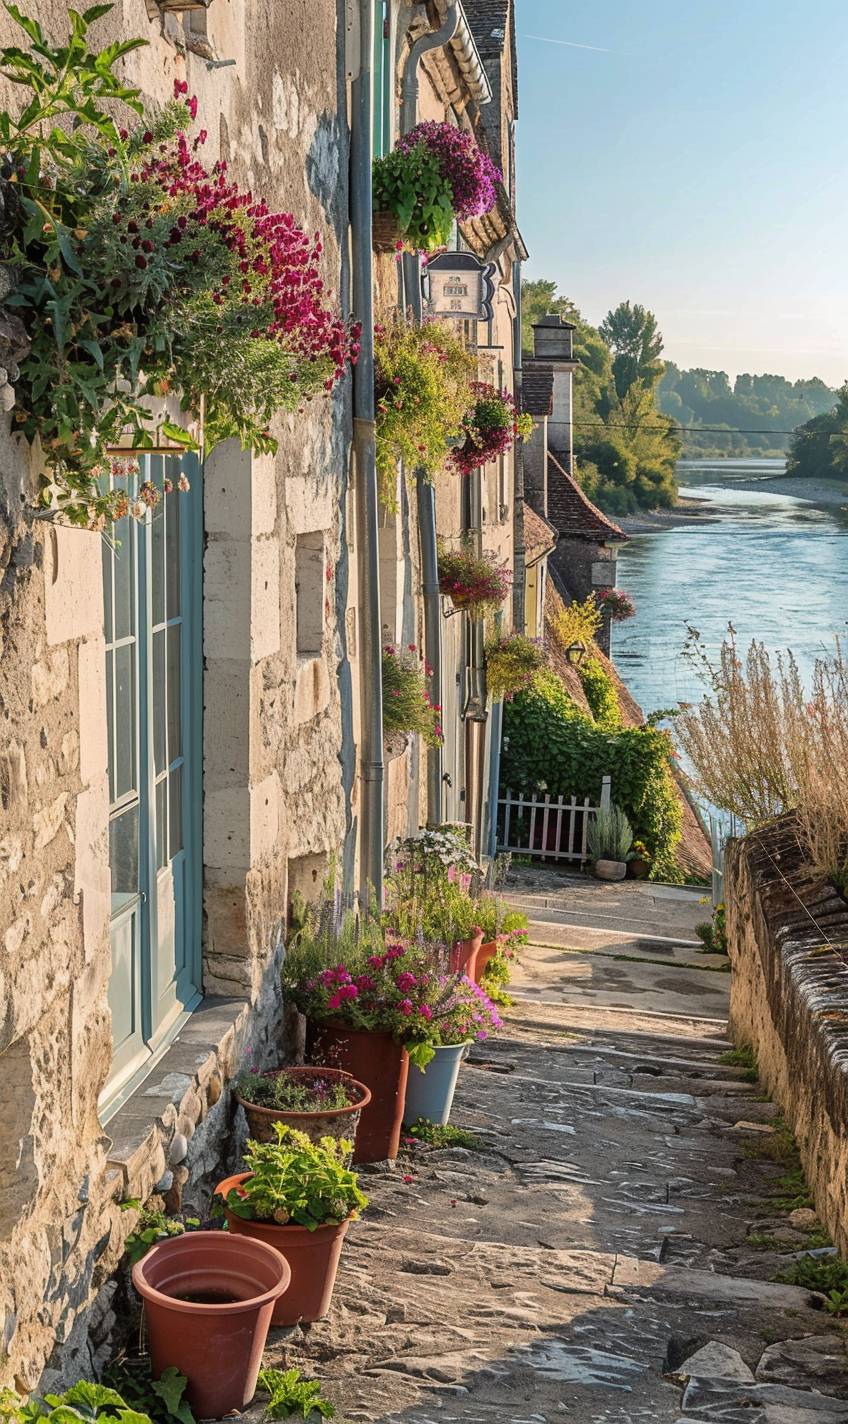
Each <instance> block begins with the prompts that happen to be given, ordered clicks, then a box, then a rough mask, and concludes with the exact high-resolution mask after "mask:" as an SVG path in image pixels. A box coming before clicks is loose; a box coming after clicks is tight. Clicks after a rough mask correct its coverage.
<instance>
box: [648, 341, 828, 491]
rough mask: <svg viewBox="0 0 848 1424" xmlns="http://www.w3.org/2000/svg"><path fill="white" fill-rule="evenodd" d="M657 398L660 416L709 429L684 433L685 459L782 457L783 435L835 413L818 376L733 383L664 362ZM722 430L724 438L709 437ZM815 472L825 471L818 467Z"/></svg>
mask: <svg viewBox="0 0 848 1424" xmlns="http://www.w3.org/2000/svg"><path fill="white" fill-rule="evenodd" d="M657 399H658V401H659V404H660V409H661V410H662V411H663V412H664V414H665V415H669V416H671V417H672V419H673V420H675V421H678V422H679V423H680V424H681V425H685V426H698V425H708V426H710V427H712V429H711V430H709V431H705V432H704V434H703V435H700V434H698V433H697V431H690V430H687V432H686V434H685V435H684V437H683V446H684V454H686V455H701V456H704V455H706V456H709V455H719V456H725V455H737V456H739V455H742V456H745V455H784V454H785V453H786V449H787V444H788V441H789V437H788V436H787V435H785V434H782V433H781V432H783V431H787V430H792V429H793V428H795V427H797V426H799V425H802V423H803V422H809V423H810V425H811V426H813V427H815V424H816V422H815V417H817V416H826V415H827V413H828V412H829V411H831V410H832V409H833V406H834V404H835V402H836V392H835V391H833V390H831V388H830V387H829V386H827V385H825V383H824V381H821V380H819V379H818V377H813V378H812V379H810V380H800V381H788V380H787V379H786V377H785V376H774V375H763V376H751V375H739V376H737V377H736V380H735V381H734V382H733V384H732V385H731V383H730V380H729V379H728V376H727V373H726V372H725V371H708V370H705V369H703V368H701V367H695V368H693V369H692V370H689V371H682V370H681V369H680V368H679V367H678V366H675V365H674V363H673V362H672V361H667V362H666V365H665V370H664V372H663V376H662V380H661V381H660V384H659V388H658V391H657ZM721 428H724V429H726V430H727V432H728V433H727V435H726V436H725V435H719V434H715V433H713V432H714V430H716V429H721ZM758 431H763V432H765V433H764V434H758V433H755V432H758ZM771 432H773V433H771ZM823 453H824V454H825V456H826V455H827V447H824V450H823ZM825 463H826V461H825ZM816 473H817V474H819V475H821V474H824V473H825V470H824V468H823V467H821V466H819V467H818V468H817V470H816Z"/></svg>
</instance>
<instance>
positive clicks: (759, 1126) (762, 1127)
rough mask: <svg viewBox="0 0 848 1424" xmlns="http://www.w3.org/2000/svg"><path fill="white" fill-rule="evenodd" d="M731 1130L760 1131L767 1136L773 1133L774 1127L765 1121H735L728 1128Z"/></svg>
mask: <svg viewBox="0 0 848 1424" xmlns="http://www.w3.org/2000/svg"><path fill="white" fill-rule="evenodd" d="M730 1131H731V1132H760V1133H763V1134H765V1136H766V1137H769V1136H771V1135H772V1134H773V1132H774V1128H773V1127H771V1126H770V1125H769V1124H768V1123H767V1122H735V1123H734V1124H733V1126H732V1127H731V1129H730Z"/></svg>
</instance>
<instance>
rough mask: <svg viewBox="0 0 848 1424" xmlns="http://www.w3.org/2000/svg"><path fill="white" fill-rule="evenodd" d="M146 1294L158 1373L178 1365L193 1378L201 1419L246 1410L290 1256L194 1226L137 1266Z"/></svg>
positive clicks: (191, 1389)
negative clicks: (287, 1258)
mask: <svg viewBox="0 0 848 1424" xmlns="http://www.w3.org/2000/svg"><path fill="white" fill-rule="evenodd" d="M132 1279H133V1285H134V1286H135V1288H136V1290H137V1291H138V1293H139V1295H140V1296H141V1298H142V1300H143V1301H144V1314H145V1319H146V1321H147V1334H148V1340H149V1343H150V1358H151V1363H152V1365H153V1375H154V1378H156V1379H158V1378H159V1376H160V1375H161V1374H162V1371H163V1370H167V1369H168V1368H169V1367H170V1366H171V1365H173V1366H174V1367H175V1368H176V1369H178V1370H179V1371H180V1373H181V1374H184V1375H185V1376H186V1378H187V1380H188V1385H187V1387H186V1395H187V1397H188V1402H189V1404H190V1405H191V1407H192V1410H193V1412H194V1414H195V1415H196V1417H197V1418H198V1419H219V1418H220V1417H221V1416H222V1415H224V1414H229V1413H230V1412H231V1411H232V1410H242V1409H244V1408H245V1406H246V1405H247V1404H249V1403H250V1401H251V1399H252V1398H253V1395H254V1392H255V1390H256V1377H257V1375H258V1373H259V1367H260V1365H261V1363H262V1351H263V1350H264V1348H265V1340H266V1338H267V1335H268V1330H269V1328H270V1325H271V1316H272V1313H273V1310H274V1306H275V1304H276V1302H277V1301H278V1300H279V1298H280V1296H281V1295H282V1294H283V1292H284V1291H285V1290H286V1289H287V1287H288V1284H289V1281H290V1280H291V1268H290V1266H289V1263H288V1261H286V1260H285V1259H284V1257H282V1256H281V1255H280V1254H279V1252H277V1251H275V1250H273V1248H272V1247H270V1246H268V1245H267V1244H266V1243H265V1242H264V1241H244V1240H238V1241H237V1240H236V1238H235V1237H234V1236H228V1235H227V1233H226V1232H224V1231H190V1232H187V1233H186V1235H185V1236H172V1237H170V1238H169V1239H168V1240H167V1241H161V1242H160V1243H159V1244H158V1245H156V1246H152V1247H151V1248H150V1250H149V1251H148V1252H147V1255H146V1256H143V1257H142V1259H141V1260H140V1261H137V1262H136V1264H135V1265H134V1266H133V1269H132Z"/></svg>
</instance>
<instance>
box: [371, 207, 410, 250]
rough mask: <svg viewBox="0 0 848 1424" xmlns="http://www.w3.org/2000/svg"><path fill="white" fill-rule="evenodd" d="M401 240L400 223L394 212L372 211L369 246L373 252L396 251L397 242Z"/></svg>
mask: <svg viewBox="0 0 848 1424" xmlns="http://www.w3.org/2000/svg"><path fill="white" fill-rule="evenodd" d="M400 242H403V236H402V234H401V230H400V223H399V222H398V220H397V218H396V217H395V215H394V213H389V212H380V213H373V214H372V217H371V246H372V247H373V249H374V251H375V252H396V251H397V249H398V243H400Z"/></svg>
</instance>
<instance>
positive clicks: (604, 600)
mask: <svg viewBox="0 0 848 1424" xmlns="http://www.w3.org/2000/svg"><path fill="white" fill-rule="evenodd" d="M598 606H599V608H600V610H601V612H602V613H606V614H607V616H608V617H609V618H611V619H612V621H613V623H625V622H626V621H627V619H628V618H632V617H633V615H634V614H635V612H636V605H635V603H634V602H633V599H632V598H631V597H630V595H629V594H627V593H624V592H623V591H622V590H621V589H620V588H601V589H599V590H598Z"/></svg>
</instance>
